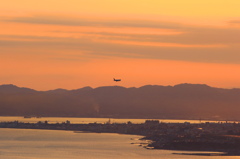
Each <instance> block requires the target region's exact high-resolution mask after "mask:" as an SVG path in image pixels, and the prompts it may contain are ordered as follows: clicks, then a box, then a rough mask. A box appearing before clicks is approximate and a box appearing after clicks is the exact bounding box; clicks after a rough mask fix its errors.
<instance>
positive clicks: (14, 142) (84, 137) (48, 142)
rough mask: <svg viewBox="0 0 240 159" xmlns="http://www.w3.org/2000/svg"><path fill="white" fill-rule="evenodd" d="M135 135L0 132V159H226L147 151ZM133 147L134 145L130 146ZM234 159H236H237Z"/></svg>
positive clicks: (7, 130) (16, 130)
mask: <svg viewBox="0 0 240 159" xmlns="http://www.w3.org/2000/svg"><path fill="white" fill-rule="evenodd" d="M140 137H141V136H137V135H120V134H111V133H74V132H72V131H59V130H31V129H7V128H1V129H0V158H1V159H113V158H114V159H159V158H161V159H193V158H194V159H228V158H229V159H230V158H235V157H232V156H230V157H226V156H192V155H177V154H173V153H183V151H168V150H149V149H145V148H143V147H142V146H139V143H141V142H143V141H139V140H138V139H139V138H140ZM133 143H135V144H133ZM237 158H238V157H237Z"/></svg>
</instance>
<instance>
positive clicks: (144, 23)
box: [4, 15, 182, 29]
mask: <svg viewBox="0 0 240 159" xmlns="http://www.w3.org/2000/svg"><path fill="white" fill-rule="evenodd" d="M4 21H8V22H17V23H29V24H48V25H67V26H98V27H139V28H168V29H177V28H181V27H182V25H181V24H179V23H173V22H159V21H153V20H136V19H93V18H92V19H91V18H89V19H87V18H81V17H65V16H49V15H48V16H44V15H33V16H29V17H12V18H9V19H5V20H4Z"/></svg>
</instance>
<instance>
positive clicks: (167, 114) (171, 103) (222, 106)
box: [0, 83, 240, 120]
mask: <svg viewBox="0 0 240 159" xmlns="http://www.w3.org/2000/svg"><path fill="white" fill-rule="evenodd" d="M0 110H1V111H0V115H37V116H76V117H120V118H191V119H193V118H194V119H199V118H205V119H228V120H230V119H232V120H240V89H237V88H235V89H224V88H214V87H210V86H208V85H205V84H187V83H184V84H178V85H175V86H160V85H145V86H142V87H139V88H135V87H131V88H125V87H121V86H103V87H97V88H91V87H83V88H80V89H75V90H66V89H55V90H49V91H36V90H33V89H29V88H20V87H17V86H15V85H1V86H0Z"/></svg>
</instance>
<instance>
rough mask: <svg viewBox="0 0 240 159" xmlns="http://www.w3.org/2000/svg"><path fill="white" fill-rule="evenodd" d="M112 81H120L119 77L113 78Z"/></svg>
mask: <svg viewBox="0 0 240 159" xmlns="http://www.w3.org/2000/svg"><path fill="white" fill-rule="evenodd" d="M113 81H115V82H120V81H121V79H115V78H113Z"/></svg>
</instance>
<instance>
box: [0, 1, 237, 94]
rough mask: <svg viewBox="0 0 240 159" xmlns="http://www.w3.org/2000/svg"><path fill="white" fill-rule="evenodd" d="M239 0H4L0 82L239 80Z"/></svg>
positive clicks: (67, 84) (48, 85)
mask: <svg viewBox="0 0 240 159" xmlns="http://www.w3.org/2000/svg"><path fill="white" fill-rule="evenodd" d="M239 5H240V1H238V0H229V1H219V0H211V1H209V0H201V1H199V0H197V1H191V0H181V1H176V0H168V1H163V0H152V1H151V2H149V1H147V0H142V1H137V0H130V1H129V0H114V1H112V0H102V1H96V0H88V1H86V0H72V1H71V2H68V1H61V2H59V1H56V0H48V1H46V0H42V1H38V2H37V3H35V2H34V1H32V0H24V1H19V0H11V1H4V2H2V3H1V6H0V9H1V10H2V12H1V13H0V25H1V30H0V52H1V53H0V71H1V74H0V83H14V84H16V85H20V86H24V87H30V88H34V89H38V90H51V89H55V88H65V89H73V88H76V87H84V86H86V85H89V86H91V87H99V86H105V85H114V84H115V83H113V81H112V78H122V79H123V81H122V82H121V83H120V85H121V86H124V87H140V86H142V85H146V84H151V85H175V84H178V83H205V84H207V85H210V86H213V87H221V88H235V87H237V88H240V82H239V81H240V75H239V73H238V71H239V70H240V54H239V51H240V47H239V46H240V45H239V44H240V36H239V35H240V18H239V15H240V10H239V9H238V8H237V6H239Z"/></svg>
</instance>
